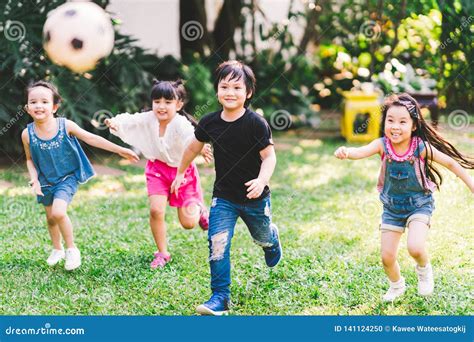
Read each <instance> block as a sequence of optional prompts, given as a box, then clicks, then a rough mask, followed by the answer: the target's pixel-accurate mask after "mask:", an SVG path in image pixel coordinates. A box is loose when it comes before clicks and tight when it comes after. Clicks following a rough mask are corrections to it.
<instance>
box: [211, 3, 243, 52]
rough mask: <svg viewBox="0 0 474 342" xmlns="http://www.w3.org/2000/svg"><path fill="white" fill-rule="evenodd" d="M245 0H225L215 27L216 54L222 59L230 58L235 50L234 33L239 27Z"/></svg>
mask: <svg viewBox="0 0 474 342" xmlns="http://www.w3.org/2000/svg"><path fill="white" fill-rule="evenodd" d="M242 6H243V0H225V1H224V4H223V5H222V8H221V10H220V12H219V16H218V17H217V20H216V25H215V27H214V32H213V37H214V52H215V53H217V54H218V55H219V56H220V57H221V58H222V59H228V58H229V52H230V51H231V50H232V49H235V42H234V33H235V29H236V28H237V27H238V26H239V22H240V12H241V10H242Z"/></svg>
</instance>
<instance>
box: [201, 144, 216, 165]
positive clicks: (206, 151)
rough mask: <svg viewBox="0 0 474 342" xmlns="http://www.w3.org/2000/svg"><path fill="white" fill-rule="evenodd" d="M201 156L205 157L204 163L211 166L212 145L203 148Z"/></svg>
mask: <svg viewBox="0 0 474 342" xmlns="http://www.w3.org/2000/svg"><path fill="white" fill-rule="evenodd" d="M201 155H202V156H203V157H204V161H205V162H206V163H207V164H209V163H210V162H212V160H213V154H212V148H211V145H209V144H205V145H204V147H203V148H202V151H201Z"/></svg>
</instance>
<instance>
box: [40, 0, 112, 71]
mask: <svg viewBox="0 0 474 342" xmlns="http://www.w3.org/2000/svg"><path fill="white" fill-rule="evenodd" d="M43 46H44V49H45V50H46V52H47V54H48V56H49V58H50V59H51V60H52V61H53V62H54V63H56V64H59V65H64V66H66V67H68V68H69V69H71V70H72V71H74V72H78V73H82V72H85V71H88V70H91V69H93V68H94V67H95V65H96V64H97V62H98V61H99V60H100V59H101V58H103V57H106V56H108V55H109V54H110V52H111V51H112V49H113V47H114V29H113V27H112V22H111V19H110V17H109V15H108V14H107V13H106V12H105V11H104V10H103V9H102V8H101V7H100V6H99V5H97V4H95V3H93V2H69V3H65V4H64V5H61V6H59V7H57V8H55V9H54V10H52V11H50V12H49V13H48V18H47V20H46V22H45V24H44V27H43Z"/></svg>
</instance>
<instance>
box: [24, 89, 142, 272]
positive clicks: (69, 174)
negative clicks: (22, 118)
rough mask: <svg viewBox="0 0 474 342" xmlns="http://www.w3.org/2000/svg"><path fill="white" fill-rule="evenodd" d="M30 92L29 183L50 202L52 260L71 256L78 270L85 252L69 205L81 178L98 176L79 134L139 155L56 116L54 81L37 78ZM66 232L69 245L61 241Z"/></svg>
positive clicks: (53, 262)
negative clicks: (78, 243) (78, 244)
mask: <svg viewBox="0 0 474 342" xmlns="http://www.w3.org/2000/svg"><path fill="white" fill-rule="evenodd" d="M26 93H27V104H26V106H25V109H26V111H27V112H28V114H29V115H30V116H31V117H32V118H33V122H32V123H30V124H28V127H27V128H25V129H24V130H23V132H22V134H21V139H22V141H23V146H24V149H25V154H26V166H27V168H28V173H29V175H30V179H31V181H30V183H29V184H30V186H31V187H32V189H33V192H34V194H35V195H37V201H38V203H41V204H43V205H44V207H45V210H46V219H47V222H48V229H49V234H50V236H51V241H52V244H53V251H52V252H51V255H50V256H49V257H48V259H47V261H46V262H47V263H48V264H49V265H50V266H54V265H56V264H57V263H58V262H59V261H61V260H62V259H64V258H65V259H66V262H65V265H64V267H65V269H66V270H68V271H70V270H74V269H76V268H78V267H79V266H80V265H81V254H80V252H79V249H77V247H76V245H75V244H74V238H73V233H72V224H71V220H70V219H69V217H68V215H67V207H68V205H69V203H70V202H71V200H72V197H73V196H74V194H75V193H76V191H77V184H78V183H84V182H86V181H87V180H89V178H91V177H92V176H94V170H93V169H92V165H91V163H90V162H89V160H88V159H87V156H86V155H85V153H84V151H83V150H82V148H81V145H79V142H78V140H77V138H79V139H81V140H83V141H85V142H86V143H88V144H89V145H91V146H95V147H98V148H102V149H104V150H107V151H111V152H115V153H117V154H119V155H121V156H122V157H125V158H127V159H129V160H131V161H137V160H138V157H137V155H136V154H135V153H134V152H133V151H132V150H129V149H127V148H123V147H121V146H118V145H116V144H113V143H111V142H109V141H107V140H105V139H104V138H102V137H99V136H98V135H95V134H92V133H89V132H87V131H85V130H83V129H82V128H80V127H79V126H78V125H77V124H75V123H74V122H72V121H70V120H66V119H65V118H56V117H54V113H55V112H56V111H57V110H58V107H59V104H60V101H61V97H60V96H59V93H58V91H57V89H56V88H55V87H54V86H53V85H52V84H51V83H48V82H44V81H39V82H36V83H33V84H32V85H30V86H29V87H28V88H27V89H26ZM61 235H62V237H63V239H64V241H65V243H66V251H64V250H63V247H62V244H61Z"/></svg>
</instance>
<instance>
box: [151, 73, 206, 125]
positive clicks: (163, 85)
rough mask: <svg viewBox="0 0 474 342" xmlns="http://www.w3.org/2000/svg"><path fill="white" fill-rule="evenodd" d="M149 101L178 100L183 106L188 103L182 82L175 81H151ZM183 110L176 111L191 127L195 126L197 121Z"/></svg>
mask: <svg viewBox="0 0 474 342" xmlns="http://www.w3.org/2000/svg"><path fill="white" fill-rule="evenodd" d="M150 98H151V101H152V102H153V100H157V99H161V98H164V99H166V100H179V101H182V102H183V104H184V105H185V104H186V103H187V101H188V97H187V93H186V89H185V88H184V84H183V81H182V80H179V79H178V80H176V81H160V80H153V86H152V87H151V94H150ZM184 105H183V108H181V109H180V110H179V111H178V114H180V115H182V116H184V117H185V118H186V119H188V120H189V121H190V122H191V123H192V124H193V126H195V127H196V126H197V121H196V119H195V118H194V116H192V115H191V114H189V113H187V112H186V111H185V110H184Z"/></svg>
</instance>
